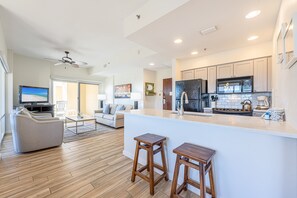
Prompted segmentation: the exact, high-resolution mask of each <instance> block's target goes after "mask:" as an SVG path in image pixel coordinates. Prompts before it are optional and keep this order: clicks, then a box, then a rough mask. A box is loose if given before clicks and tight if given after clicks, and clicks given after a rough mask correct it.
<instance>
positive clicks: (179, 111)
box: [177, 91, 189, 115]
mask: <svg viewBox="0 0 297 198" xmlns="http://www.w3.org/2000/svg"><path fill="white" fill-rule="evenodd" d="M184 97H185V104H188V103H189V100H188V94H187V93H186V92H185V91H183V92H182V94H181V97H180V107H179V108H177V113H178V115H184Z"/></svg>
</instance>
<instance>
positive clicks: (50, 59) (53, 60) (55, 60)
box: [44, 58, 59, 62]
mask: <svg viewBox="0 0 297 198" xmlns="http://www.w3.org/2000/svg"><path fill="white" fill-rule="evenodd" d="M44 60H47V61H50V62H57V61H59V60H58V59H54V58H44Z"/></svg>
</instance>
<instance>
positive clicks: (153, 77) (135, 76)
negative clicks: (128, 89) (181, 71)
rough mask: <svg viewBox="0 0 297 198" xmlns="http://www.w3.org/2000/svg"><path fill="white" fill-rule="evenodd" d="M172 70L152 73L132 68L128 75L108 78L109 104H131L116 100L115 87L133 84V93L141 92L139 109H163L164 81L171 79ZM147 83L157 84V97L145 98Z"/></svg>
mask: <svg viewBox="0 0 297 198" xmlns="http://www.w3.org/2000/svg"><path fill="white" fill-rule="evenodd" d="M171 77H172V71H171V68H167V69H159V70H157V71H151V70H147V69H143V68H130V69H127V71H126V73H121V74H120V75H114V76H112V77H107V78H106V79H105V81H104V90H105V91H104V93H105V94H106V95H107V100H106V102H107V103H115V104H131V105H133V101H132V100H130V99H114V90H113V89H114V86H115V85H121V84H128V83H131V84H132V92H140V93H141V94H142V100H141V101H139V103H138V107H139V108H157V109H162V108H163V106H162V93H163V90H162V89H163V79H164V78H171ZM145 82H150V83H155V92H156V95H155V96H145V93H144V91H145ZM159 94H161V95H159Z"/></svg>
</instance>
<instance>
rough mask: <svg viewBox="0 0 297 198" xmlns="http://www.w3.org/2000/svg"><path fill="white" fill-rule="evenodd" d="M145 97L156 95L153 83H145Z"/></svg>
mask: <svg viewBox="0 0 297 198" xmlns="http://www.w3.org/2000/svg"><path fill="white" fill-rule="evenodd" d="M145 95H146V96H154V95H156V93H155V83H149V82H146V83H145Z"/></svg>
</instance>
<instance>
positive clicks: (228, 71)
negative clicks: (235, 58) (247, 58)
mask: <svg viewBox="0 0 297 198" xmlns="http://www.w3.org/2000/svg"><path fill="white" fill-rule="evenodd" d="M233 68H234V65H233V64H224V65H219V66H217V79H221V78H232V77H233Z"/></svg>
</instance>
